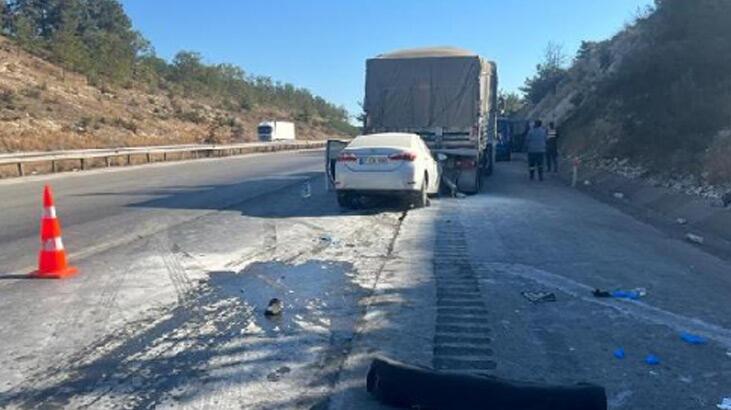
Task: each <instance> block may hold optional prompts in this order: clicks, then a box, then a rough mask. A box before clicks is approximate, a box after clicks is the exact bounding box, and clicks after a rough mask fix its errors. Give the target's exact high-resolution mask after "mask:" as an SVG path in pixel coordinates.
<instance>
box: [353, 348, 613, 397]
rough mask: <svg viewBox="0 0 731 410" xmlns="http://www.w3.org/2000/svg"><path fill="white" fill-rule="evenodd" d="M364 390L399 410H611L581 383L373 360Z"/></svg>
mask: <svg viewBox="0 0 731 410" xmlns="http://www.w3.org/2000/svg"><path fill="white" fill-rule="evenodd" d="M365 387H366V390H367V391H368V393H370V394H371V395H373V396H374V397H375V398H376V399H378V400H379V401H380V402H381V403H383V404H386V405H390V406H394V407H398V408H410V409H413V408H421V409H424V408H430V409H434V408H451V407H454V405H455V404H456V403H458V404H459V407H460V408H501V409H518V408H531V409H582V410H595V409H597V410H598V409H602V410H603V409H606V408H607V393H606V390H605V389H604V388H603V387H601V386H598V385H594V384H589V383H581V384H575V385H566V386H551V385H543V384H535V383H527V382H516V381H512V380H506V379H502V378H498V377H495V376H483V375H478V374H474V373H468V372H454V371H435V370H431V369H428V368H424V367H417V366H410V365H407V364H404V363H399V362H395V361H392V360H389V359H383V358H375V359H373V361H372V362H371V366H370V369H368V374H367V375H366V380H365Z"/></svg>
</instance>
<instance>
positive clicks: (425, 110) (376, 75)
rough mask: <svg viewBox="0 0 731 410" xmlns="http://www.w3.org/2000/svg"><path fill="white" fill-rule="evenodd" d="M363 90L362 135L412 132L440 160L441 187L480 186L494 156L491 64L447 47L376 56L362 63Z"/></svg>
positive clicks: (494, 97) (473, 188) (494, 72)
mask: <svg viewBox="0 0 731 410" xmlns="http://www.w3.org/2000/svg"><path fill="white" fill-rule="evenodd" d="M365 88H366V89H365V99H364V104H363V109H364V114H365V115H364V124H363V130H364V133H365V134H371V133H380V132H410V133H415V134H418V135H419V136H421V138H422V139H423V140H424V141H425V142H426V144H427V145H428V147H429V148H430V149H431V151H432V152H433V153H434V155H435V156H439V157H441V158H442V159H443V161H441V162H442V174H443V182H444V183H445V184H446V185H447V186H449V187H450V188H452V190H453V191H454V190H458V191H461V192H464V193H477V192H478V191H479V190H480V185H481V183H482V177H483V175H486V174H489V173H490V172H492V167H493V164H494V160H495V143H496V129H497V67H496V65H495V63H494V62H491V61H488V60H486V59H484V58H482V57H480V56H478V55H477V54H475V53H472V52H470V51H467V50H462V49H458V48H452V47H433V48H419V49H410V50H401V51H396V52H392V53H387V54H381V55H379V56H377V57H375V58H371V59H369V60H368V61H367V62H366V87H365ZM439 154H442V155H439Z"/></svg>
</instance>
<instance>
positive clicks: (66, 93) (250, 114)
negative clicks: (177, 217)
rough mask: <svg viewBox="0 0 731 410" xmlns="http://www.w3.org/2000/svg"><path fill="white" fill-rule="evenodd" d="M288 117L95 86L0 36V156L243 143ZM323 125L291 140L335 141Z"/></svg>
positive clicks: (302, 127) (301, 127)
mask: <svg viewBox="0 0 731 410" xmlns="http://www.w3.org/2000/svg"><path fill="white" fill-rule="evenodd" d="M292 117H293V115H292V114H291V113H287V112H282V111H280V110H278V109H275V108H271V107H266V106H259V107H256V108H255V109H252V110H250V111H240V112H231V111H226V110H224V109H223V108H222V107H220V106H216V104H215V103H212V102H210V101H203V100H193V99H186V98H181V97H178V96H175V95H172V94H165V93H162V92H155V93H149V92H146V91H144V90H141V89H134V88H132V89H121V88H115V89H108V88H106V87H100V88H97V87H94V86H92V85H90V84H89V83H88V82H87V80H86V78H85V77H84V76H81V75H78V74H75V73H72V72H68V71H66V70H64V69H62V68H60V67H58V66H56V65H54V64H51V63H49V62H48V61H45V60H43V59H41V58H39V57H36V56H34V55H30V54H28V53H26V52H24V51H22V50H20V49H19V48H18V47H17V46H15V44H13V43H12V42H11V41H10V40H8V39H6V38H4V37H2V36H0V152H13V151H28V150H55V149H73V148H102V147H118V146H134V145H163V144H184V143H195V142H204V141H205V142H217V143H225V142H244V141H251V140H254V139H255V138H256V135H255V134H256V124H257V123H259V122H260V121H263V120H267V119H292ZM323 124H324V122H323V121H322V120H321V119H318V118H315V119H313V120H312V121H310V123H309V124H303V123H297V137H298V139H308V140H309V139H323V138H326V137H332V136H337V135H338V132H336V131H334V130H331V129H328V128H327V127H325V126H324V125H323Z"/></svg>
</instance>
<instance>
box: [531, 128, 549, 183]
mask: <svg viewBox="0 0 731 410" xmlns="http://www.w3.org/2000/svg"><path fill="white" fill-rule="evenodd" d="M547 139H548V132H547V131H546V129H545V128H543V122H541V120H536V121H535V122H534V123H533V129H531V130H530V131H529V132H528V135H527V136H526V137H525V145H526V148H527V151H528V170H529V173H530V179H534V178H535V173H536V170H537V171H538V179H539V180H541V181H543V158H545V156H546V140H547Z"/></svg>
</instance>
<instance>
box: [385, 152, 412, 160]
mask: <svg viewBox="0 0 731 410" xmlns="http://www.w3.org/2000/svg"><path fill="white" fill-rule="evenodd" d="M388 159H390V160H391V161H409V162H411V161H415V160H416V153H414V152H399V153H398V154H391V155H389V156H388Z"/></svg>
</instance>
